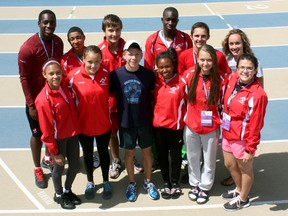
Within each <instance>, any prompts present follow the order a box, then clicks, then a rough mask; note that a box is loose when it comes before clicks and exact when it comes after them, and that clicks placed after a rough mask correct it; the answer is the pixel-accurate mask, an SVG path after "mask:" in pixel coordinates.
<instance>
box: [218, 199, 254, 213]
mask: <svg viewBox="0 0 288 216" xmlns="http://www.w3.org/2000/svg"><path fill="white" fill-rule="evenodd" d="M250 205H251V203H250V200H249V197H248V198H247V199H246V201H245V202H243V201H242V200H241V198H240V196H237V197H235V198H234V199H232V200H230V201H229V202H227V203H225V204H224V205H223V208H224V209H225V210H227V211H237V210H240V209H242V208H247V207H249V206H250Z"/></svg>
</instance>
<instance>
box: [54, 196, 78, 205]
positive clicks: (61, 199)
mask: <svg viewBox="0 0 288 216" xmlns="http://www.w3.org/2000/svg"><path fill="white" fill-rule="evenodd" d="M54 201H55V202H56V203H58V204H60V205H61V207H62V208H63V209H75V208H76V207H75V205H74V203H73V202H72V201H71V200H70V198H69V196H68V195H67V194H66V193H63V194H62V195H61V197H57V196H56V194H54Z"/></svg>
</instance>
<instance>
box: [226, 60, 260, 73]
mask: <svg viewBox="0 0 288 216" xmlns="http://www.w3.org/2000/svg"><path fill="white" fill-rule="evenodd" d="M227 62H228V65H229V67H230V70H231V72H235V71H236V70H237V68H236V64H237V62H236V61H235V59H234V58H233V56H232V55H228V56H227ZM256 76H257V77H258V78H260V77H263V68H262V66H261V64H260V62H259V61H258V70H257V74H256Z"/></svg>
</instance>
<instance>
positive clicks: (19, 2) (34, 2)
mask: <svg viewBox="0 0 288 216" xmlns="http://www.w3.org/2000/svg"><path fill="white" fill-rule="evenodd" d="M237 1H238V2H246V1H247V0H237ZM204 2H205V3H209V2H213V3H214V2H233V1H231V0H230V1H229V0H226V1H225V0H224V1H223V0H205V1H203V0H181V1H179V2H178V1H175V0H157V1H155V0H154V1H153V0H137V1H135V0H121V1H119V0H106V1H97V0H85V1H80V0H52V1H51V0H50V1H41V0H40V1H39V0H29V1H28V0H9V1H4V0H2V1H0V6H1V7H8V6H86V5H139V4H175V3H177V4H181V3H204Z"/></svg>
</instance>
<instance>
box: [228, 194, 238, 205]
mask: <svg viewBox="0 0 288 216" xmlns="http://www.w3.org/2000/svg"><path fill="white" fill-rule="evenodd" d="M229 204H230V205H234V204H236V206H237V207H240V205H241V199H240V197H239V196H237V197H235V198H234V199H232V200H230V201H229Z"/></svg>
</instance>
